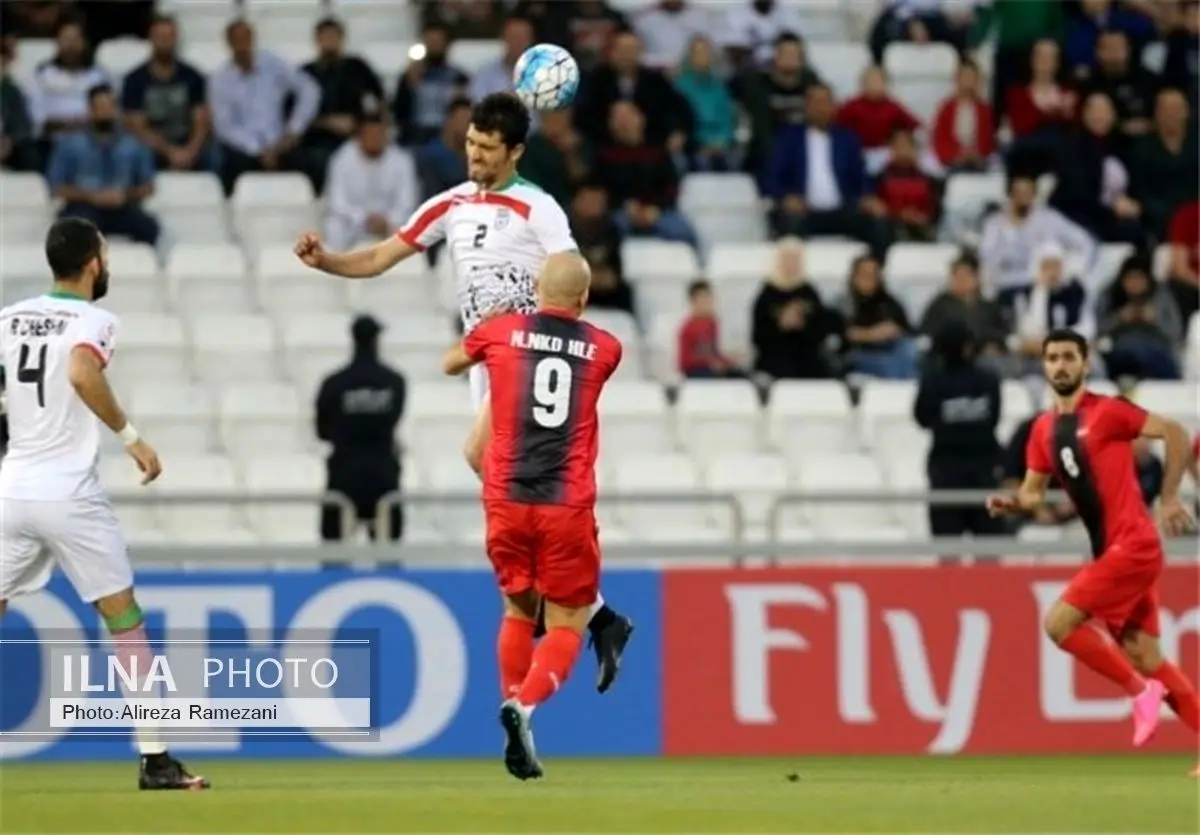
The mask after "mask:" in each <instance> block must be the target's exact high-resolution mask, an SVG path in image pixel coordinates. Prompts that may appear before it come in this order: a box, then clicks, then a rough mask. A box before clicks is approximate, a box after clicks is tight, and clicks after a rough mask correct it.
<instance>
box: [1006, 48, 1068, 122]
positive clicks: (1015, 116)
mask: <svg viewBox="0 0 1200 835" xmlns="http://www.w3.org/2000/svg"><path fill="white" fill-rule="evenodd" d="M1029 70H1030V81H1029V83H1028V84H1025V85H1021V86H1017V87H1010V88H1009V90H1008V93H1006V94H1005V97H1004V116H1005V117H1006V118H1007V119H1008V125H1009V128H1011V130H1012V135H1013V139H1014V140H1017V139H1027V138H1033V137H1035V136H1036V137H1039V138H1042V139H1049V138H1052V137H1053V136H1054V135H1056V134H1058V133H1061V131H1062V129H1063V128H1065V127H1066V126H1067V125H1070V124H1071V123H1073V122H1074V121H1075V104H1076V96H1075V92H1074V91H1073V90H1071V88H1069V87H1068V86H1067V85H1066V84H1065V83H1064V82H1063V79H1062V65H1061V58H1060V53H1059V48H1058V44H1057V43H1055V42H1054V41H1052V40H1049V39H1045V40H1040V41H1038V42H1037V43H1035V44H1034V45H1033V52H1032V53H1031V54H1030V58H1029Z"/></svg>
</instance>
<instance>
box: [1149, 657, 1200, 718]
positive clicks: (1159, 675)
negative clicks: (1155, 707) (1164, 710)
mask: <svg viewBox="0 0 1200 835" xmlns="http://www.w3.org/2000/svg"><path fill="white" fill-rule="evenodd" d="M1150 677H1151V678H1153V679H1157V680H1158V681H1160V682H1162V685H1163V687H1165V688H1167V698H1166V702H1167V704H1168V705H1170V707H1171V710H1173V711H1175V714H1176V715H1177V716H1178V717H1179V718H1180V720H1182V721H1183V724H1184V725H1186V726H1187V727H1188V728H1189V729H1190V730H1191V731H1192V733H1200V696H1198V695H1196V689H1195V688H1194V687H1193V686H1192V683H1191V682H1190V681H1188V678H1187V676H1185V675H1184V674H1183V672H1182V671H1181V670H1180V669H1179V668H1178V667H1176V666H1175V665H1174V664H1172V663H1171V662H1170V661H1164V662H1162V663H1161V664H1159V665H1158V669H1157V670H1155V671H1154V672H1152V673H1151V674H1150Z"/></svg>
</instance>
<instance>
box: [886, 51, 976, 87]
mask: <svg viewBox="0 0 1200 835" xmlns="http://www.w3.org/2000/svg"><path fill="white" fill-rule="evenodd" d="M883 66H884V69H886V70H887V72H888V75H890V76H891V77H892V78H893V79H894V80H896V81H901V80H907V79H912V78H931V79H937V80H940V81H943V82H944V83H946V85H947V89H946V93H947V94H949V92H950V88H949V84H950V79H952V78H954V72H955V70H956V69H957V67H958V54H957V53H955V51H954V48H953V47H951V46H950V45H949V44H944V43H923V44H922V43H908V42H905V41H893V42H892V43H890V44H888V46H887V49H885V50H884V53H883Z"/></svg>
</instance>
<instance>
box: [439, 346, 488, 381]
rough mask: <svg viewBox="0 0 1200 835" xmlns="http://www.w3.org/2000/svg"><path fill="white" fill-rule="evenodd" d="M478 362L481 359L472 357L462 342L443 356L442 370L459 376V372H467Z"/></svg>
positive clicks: (453, 375) (450, 374) (452, 375)
mask: <svg viewBox="0 0 1200 835" xmlns="http://www.w3.org/2000/svg"><path fill="white" fill-rule="evenodd" d="M477 362H479V360H476V359H472V358H471V355H470V354H468V353H467V349H466V348H464V347H463V344H462V343H461V342H460V343H458V344H457V345H455V346H454V347H453V348H451V349H450V350H449V351H447V352H446V355H445V356H444V357H442V371H443V372H444V373H445V374H447V375H449V376H451V377H457V376H458V375H459V374H465V373H466V372H467V371H468V370H469V369H470V368H471V366H473V365H475V364H476V363H477Z"/></svg>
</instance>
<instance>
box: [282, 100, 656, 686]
mask: <svg viewBox="0 0 1200 835" xmlns="http://www.w3.org/2000/svg"><path fill="white" fill-rule="evenodd" d="M529 126H530V117H529V111H528V110H527V109H526V107H525V105H523V104H522V103H521V101H520V100H519V99H518V98H517V97H516V96H514V95H512V94H511V93H495V94H493V95H490V96H486V97H485V98H483V99H482V100H480V101H479V102H478V103H477V104H476V105H475V106H474V107H473V108H472V110H471V124H470V127H469V128H468V129H467V176H468V178H469V180H468V182H466V183H463V184H462V185H459V186H455V187H454V188H451V189H449V190H447V191H444V192H442V193H441V194H438V195H436V196H434V197H432V198H430V199H429V200H427V201H425V203H423V204H422V205H421V206H420V207H419V208H418V209H417V211H416V212H415V213H414V214H413V216H412V217H411V218H410V219H409V221H408V223H406V224H404V226H403V227H402V228H401V229H400V230H399V232H397V233H396V235H395V236H393V237H391V238H389V239H388V240H385V241H382V242H380V243H378V244H376V245H374V246H372V247H368V248H366V249H359V250H355V251H353V252H344V253H334V252H328V251H326V250H325V248H324V247H323V246H322V245H321V240H320V238H319V237H318V236H317V235H316V234H315V233H307V234H305V235H302V236H301V237H300V240H299V241H297V243H296V255H297V256H298V257H299V258H300V259H301V260H302V261H304V263H305V264H307V265H308V266H310V267H313V268H315V269H318V270H322V271H324V272H327V273H330V274H332V275H336V276H341V277H343V278H374V277H375V276H378V275H381V274H382V273H384V272H386V271H387V270H389V269H391V268H392V267H394V266H395V265H396V264H398V263H400V262H401V261H403V260H404V259H405V258H409V257H411V256H412V255H415V254H417V253H419V252H423V251H425V250H426V249H427V248H428V247H430V246H432V245H434V244H436V243H438V242H441V241H445V242H446V249H447V251H448V253H449V256H450V260H451V262H452V263H453V265H454V272H455V275H456V276H457V279H458V288H457V289H458V298H459V303H460V305H461V310H462V321H463V327H464V329H465V330H466V331H468V332H469V331H470V330H472V329H473V328H474V327H475V326H476V325H478V324H479V323H480V322H481V321H482V320H483V319H486V318H488V317H489V316H492V315H495V314H497V313H502V312H506V311H510V310H515V311H525V312H533V310H534V309H535V307H536V302H535V296H534V278H535V276H536V275H537V273H538V271H539V270H540V269H541V267H542V263H543V262H544V261H545V260H546V256H548V255H553V254H555V253H568V252H574V253H576V256H577V257H580V258H582V256H580V255H578V249H579V247H578V246H577V245H576V243H575V239H574V237H573V236H572V235H571V227H570V224H569V222H568V221H567V216H566V214H565V213H564V212H563V210H562V208H561V207H560V206H559V205H558V203H556V202H555V201H554V199H553V198H552V197H550V196H549V195H548V194H546V193H545V192H544V191H542V190H541V189H539V188H538V187H537V186H535V185H533V184H532V183H529V182H527V181H525V180H523V179H521V177H520V176H518V174H517V162H518V160H520V158H521V154H522V153H523V152H524V150H525V138H526V136H528V134H529ZM584 269H586V266H585V267H584ZM471 392H472V396H473V398H474V401H475V407H476V409H477V411H478V416H477V419H476V422H475V426H474V428H473V429H472V431H471V435H470V437H469V438H468V439H467V443H466V449H465V454H466V457H467V461H468V462H469V463H470V465H471V467H472V468H473V469H475V471H476V472H478V471H479V467H480V463H481V461H482V459H483V449H484V447H485V446H486V444H487V441H488V438H489V437H490V435H491V407H490V405H489V402H488V400H487V372H486V370H485V369H483V368H482V367H476V368H473V369H471ZM588 630H589V634H590V637H591V641H592V644H593V646H594V647H595V650H596V658H597V660H598V662H599V664H600V674H599V680H598V682H597V688H598V689H599V690H600V692H602V693H603V692H604V691H606V690H607V689H608V688H609V686H611V684H612V682H613V681H614V679H615V678H616V675H617V673H618V671H619V670H620V663H621V655H622V653H623V652H624V650H625V645H626V643H628V641H629V637H630V635H631V634H632V632H633V624H632V622H631V621H630V620H629V619H628V618H626V617H624V616H623V615H619V614H617V613H616V612H614V611H613V610H612V609H611V608H610V607H609V606H607V605H606V604H605V603H604V600H603V599H600V598H598V599H597V601H596V604H595V607H594V608H593V611H592V619H591V621H590V623H589V624H588Z"/></svg>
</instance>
